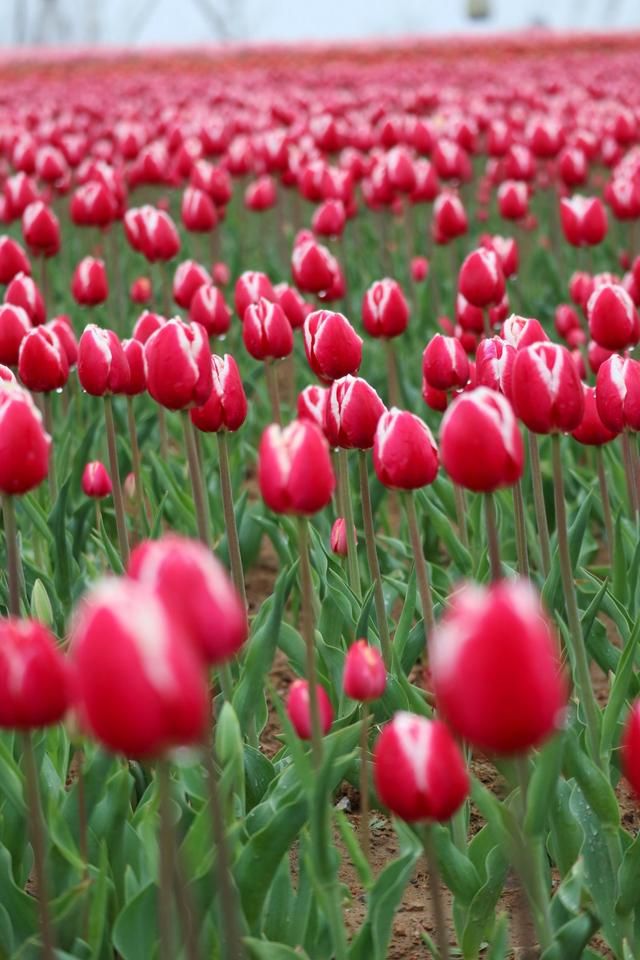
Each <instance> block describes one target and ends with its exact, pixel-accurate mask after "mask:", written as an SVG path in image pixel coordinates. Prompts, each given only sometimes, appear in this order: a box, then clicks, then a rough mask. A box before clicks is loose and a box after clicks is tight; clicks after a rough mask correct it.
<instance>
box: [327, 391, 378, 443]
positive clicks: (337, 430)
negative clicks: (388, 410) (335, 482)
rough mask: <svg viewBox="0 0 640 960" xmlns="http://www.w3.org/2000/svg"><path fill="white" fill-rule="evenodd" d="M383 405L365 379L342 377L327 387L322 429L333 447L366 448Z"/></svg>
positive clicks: (373, 433) (372, 435)
mask: <svg viewBox="0 0 640 960" xmlns="http://www.w3.org/2000/svg"><path fill="white" fill-rule="evenodd" d="M384 412H385V406H384V404H383V402H382V400H381V399H380V397H379V396H378V394H377V393H376V391H375V390H374V389H373V387H371V386H369V384H368V383H367V381H366V380H363V379H362V378H361V377H352V376H347V377H342V379H340V380H335V381H334V382H333V383H332V384H331V387H330V389H329V397H328V399H327V405H326V408H325V420H324V429H325V433H326V436H327V439H328V441H329V443H330V444H331V446H332V447H344V448H346V449H350V448H356V449H358V450H369V449H370V448H371V447H372V446H373V442H374V437H375V432H376V427H377V426H378V421H379V419H380V417H381V416H382V414H383V413H384Z"/></svg>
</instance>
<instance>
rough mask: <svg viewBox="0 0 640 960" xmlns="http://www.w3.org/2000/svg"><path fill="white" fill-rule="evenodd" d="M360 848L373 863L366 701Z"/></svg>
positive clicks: (362, 730)
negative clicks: (370, 834)
mask: <svg viewBox="0 0 640 960" xmlns="http://www.w3.org/2000/svg"><path fill="white" fill-rule="evenodd" d="M360 723H361V727H360V846H361V847H362V850H363V853H364V855H365V857H366V858H367V863H368V864H369V866H370V867H371V866H372V863H371V843H370V837H369V704H368V703H367V702H366V700H365V701H364V702H363V703H362V706H361V708H360Z"/></svg>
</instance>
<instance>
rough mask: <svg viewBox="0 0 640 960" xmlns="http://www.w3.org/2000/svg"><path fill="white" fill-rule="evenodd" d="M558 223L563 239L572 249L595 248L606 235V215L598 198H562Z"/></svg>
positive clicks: (577, 195)
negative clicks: (560, 226)
mask: <svg viewBox="0 0 640 960" xmlns="http://www.w3.org/2000/svg"><path fill="white" fill-rule="evenodd" d="M560 223H561V225H562V231H563V233H564V235H565V239H566V240H567V242H568V243H570V244H572V246H574V247H582V246H590V247H591V246H596V245H597V244H599V243H602V241H603V240H604V238H605V237H606V235H607V214H606V211H605V209H604V206H603V205H602V201H601V200H600V198H599V197H582V196H580V195H579V194H576V196H574V197H571V198H570V199H569V198H567V197H563V198H562V199H561V200H560Z"/></svg>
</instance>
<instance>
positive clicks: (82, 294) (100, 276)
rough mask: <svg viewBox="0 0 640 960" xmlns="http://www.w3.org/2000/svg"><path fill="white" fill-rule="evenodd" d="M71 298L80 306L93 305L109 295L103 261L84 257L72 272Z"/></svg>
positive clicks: (101, 301)
mask: <svg viewBox="0 0 640 960" xmlns="http://www.w3.org/2000/svg"><path fill="white" fill-rule="evenodd" d="M71 293H72V296H73V299H74V300H75V301H76V303H78V304H80V306H85V307H95V306H97V305H98V304H99V303H104V302H105V300H106V299H107V297H108V296H109V285H108V282H107V272H106V270H105V266H104V261H103V260H96V259H95V258H94V257H85V258H84V260H81V261H80V263H79V264H78V266H77V267H76V269H75V270H74V272H73V277H72V279H71Z"/></svg>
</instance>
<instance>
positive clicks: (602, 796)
mask: <svg viewBox="0 0 640 960" xmlns="http://www.w3.org/2000/svg"><path fill="white" fill-rule="evenodd" d="M565 758H566V766H567V769H568V770H569V772H570V774H571V776H573V777H575V779H576V781H577V782H578V784H579V786H580V789H581V791H582V793H583V794H584V797H585V799H586V801H587V803H588V804H589V806H590V807H591V809H592V810H593V812H594V814H595V816H596V817H597V818H598V820H599V822H600V824H601V825H602V826H609V827H613V828H614V829H617V828H618V827H619V826H620V808H619V806H618V801H617V798H616V795H615V793H614V791H613V788H612V786H611V784H610V783H609V780H608V779H607V777H606V776H605V775H604V773H603V772H602V770H600V768H599V767H597V766H596V764H595V763H594V762H593V760H591V758H590V757H589V756H588V755H587V753H586V751H585V750H584V749H582V748H581V746H580V744H579V742H578V738H577V737H576V735H575V733H574V732H573V731H572V730H568V731H567V734H566V737H565Z"/></svg>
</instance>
